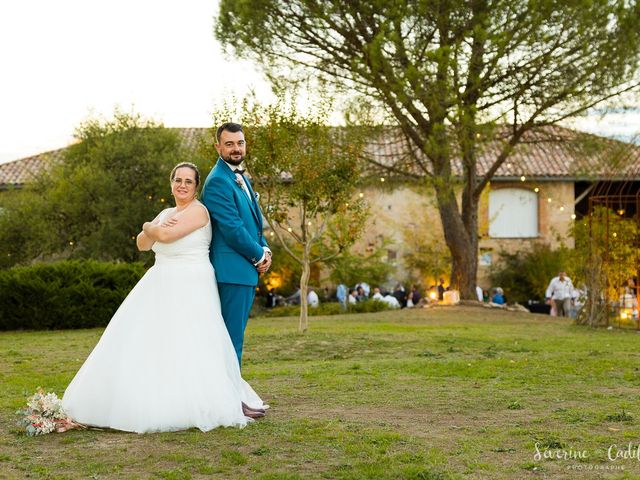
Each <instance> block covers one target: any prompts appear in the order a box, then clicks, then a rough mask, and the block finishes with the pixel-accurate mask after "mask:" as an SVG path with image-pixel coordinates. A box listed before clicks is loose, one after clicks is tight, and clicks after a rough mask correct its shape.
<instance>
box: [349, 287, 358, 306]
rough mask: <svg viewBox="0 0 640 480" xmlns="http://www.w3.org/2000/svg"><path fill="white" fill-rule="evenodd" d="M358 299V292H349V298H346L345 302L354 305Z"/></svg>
mask: <svg viewBox="0 0 640 480" xmlns="http://www.w3.org/2000/svg"><path fill="white" fill-rule="evenodd" d="M357 297H358V292H357V290H351V291H350V292H349V296H348V297H347V302H349V305H355V304H356V302H357V301H358V300H357Z"/></svg>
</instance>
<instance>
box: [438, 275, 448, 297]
mask: <svg viewBox="0 0 640 480" xmlns="http://www.w3.org/2000/svg"><path fill="white" fill-rule="evenodd" d="M446 291H447V289H446V288H444V278H440V283H438V300H440V301H442V300H444V292H446Z"/></svg>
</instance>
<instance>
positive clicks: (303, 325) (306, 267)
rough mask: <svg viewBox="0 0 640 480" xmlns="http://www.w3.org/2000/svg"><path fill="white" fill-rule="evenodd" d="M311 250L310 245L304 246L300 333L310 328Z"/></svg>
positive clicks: (301, 277)
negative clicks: (308, 292) (308, 291)
mask: <svg viewBox="0 0 640 480" xmlns="http://www.w3.org/2000/svg"><path fill="white" fill-rule="evenodd" d="M309 249H310V247H309V246H308V245H306V244H305V245H303V253H302V275H301V276H300V323H299V325H298V330H299V331H300V333H304V332H306V331H307V328H308V327H309V320H308V315H309V305H308V302H307V290H308V287H309V275H310V273H311V265H310V262H309Z"/></svg>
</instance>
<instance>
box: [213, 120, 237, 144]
mask: <svg viewBox="0 0 640 480" xmlns="http://www.w3.org/2000/svg"><path fill="white" fill-rule="evenodd" d="M225 130H226V131H227V132H231V133H236V132H242V125H240V124H239V123H233V122H227V123H223V124H222V125H220V126H219V127H218V131H217V132H216V141H217V142H218V143H220V136H221V135H222V132H224V131H225Z"/></svg>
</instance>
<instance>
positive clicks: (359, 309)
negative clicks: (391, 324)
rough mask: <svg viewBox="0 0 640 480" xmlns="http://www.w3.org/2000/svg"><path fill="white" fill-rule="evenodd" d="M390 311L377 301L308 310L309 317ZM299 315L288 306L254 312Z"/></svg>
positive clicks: (269, 314) (326, 304)
mask: <svg viewBox="0 0 640 480" xmlns="http://www.w3.org/2000/svg"><path fill="white" fill-rule="evenodd" d="M383 310H390V307H389V306H388V305H387V304H386V303H384V302H381V301H379V300H368V301H366V302H358V303H356V304H355V305H349V306H348V308H347V309H346V310H345V309H343V308H342V305H340V304H339V303H337V302H330V303H321V304H320V305H319V306H318V307H317V308H309V315H310V316H312V317H314V316H316V315H339V314H341V313H371V312H381V311H383ZM298 315H300V306H299V305H288V306H286V307H276V308H272V309H265V310H261V311H260V312H256V316H260V317H297V316H298Z"/></svg>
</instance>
